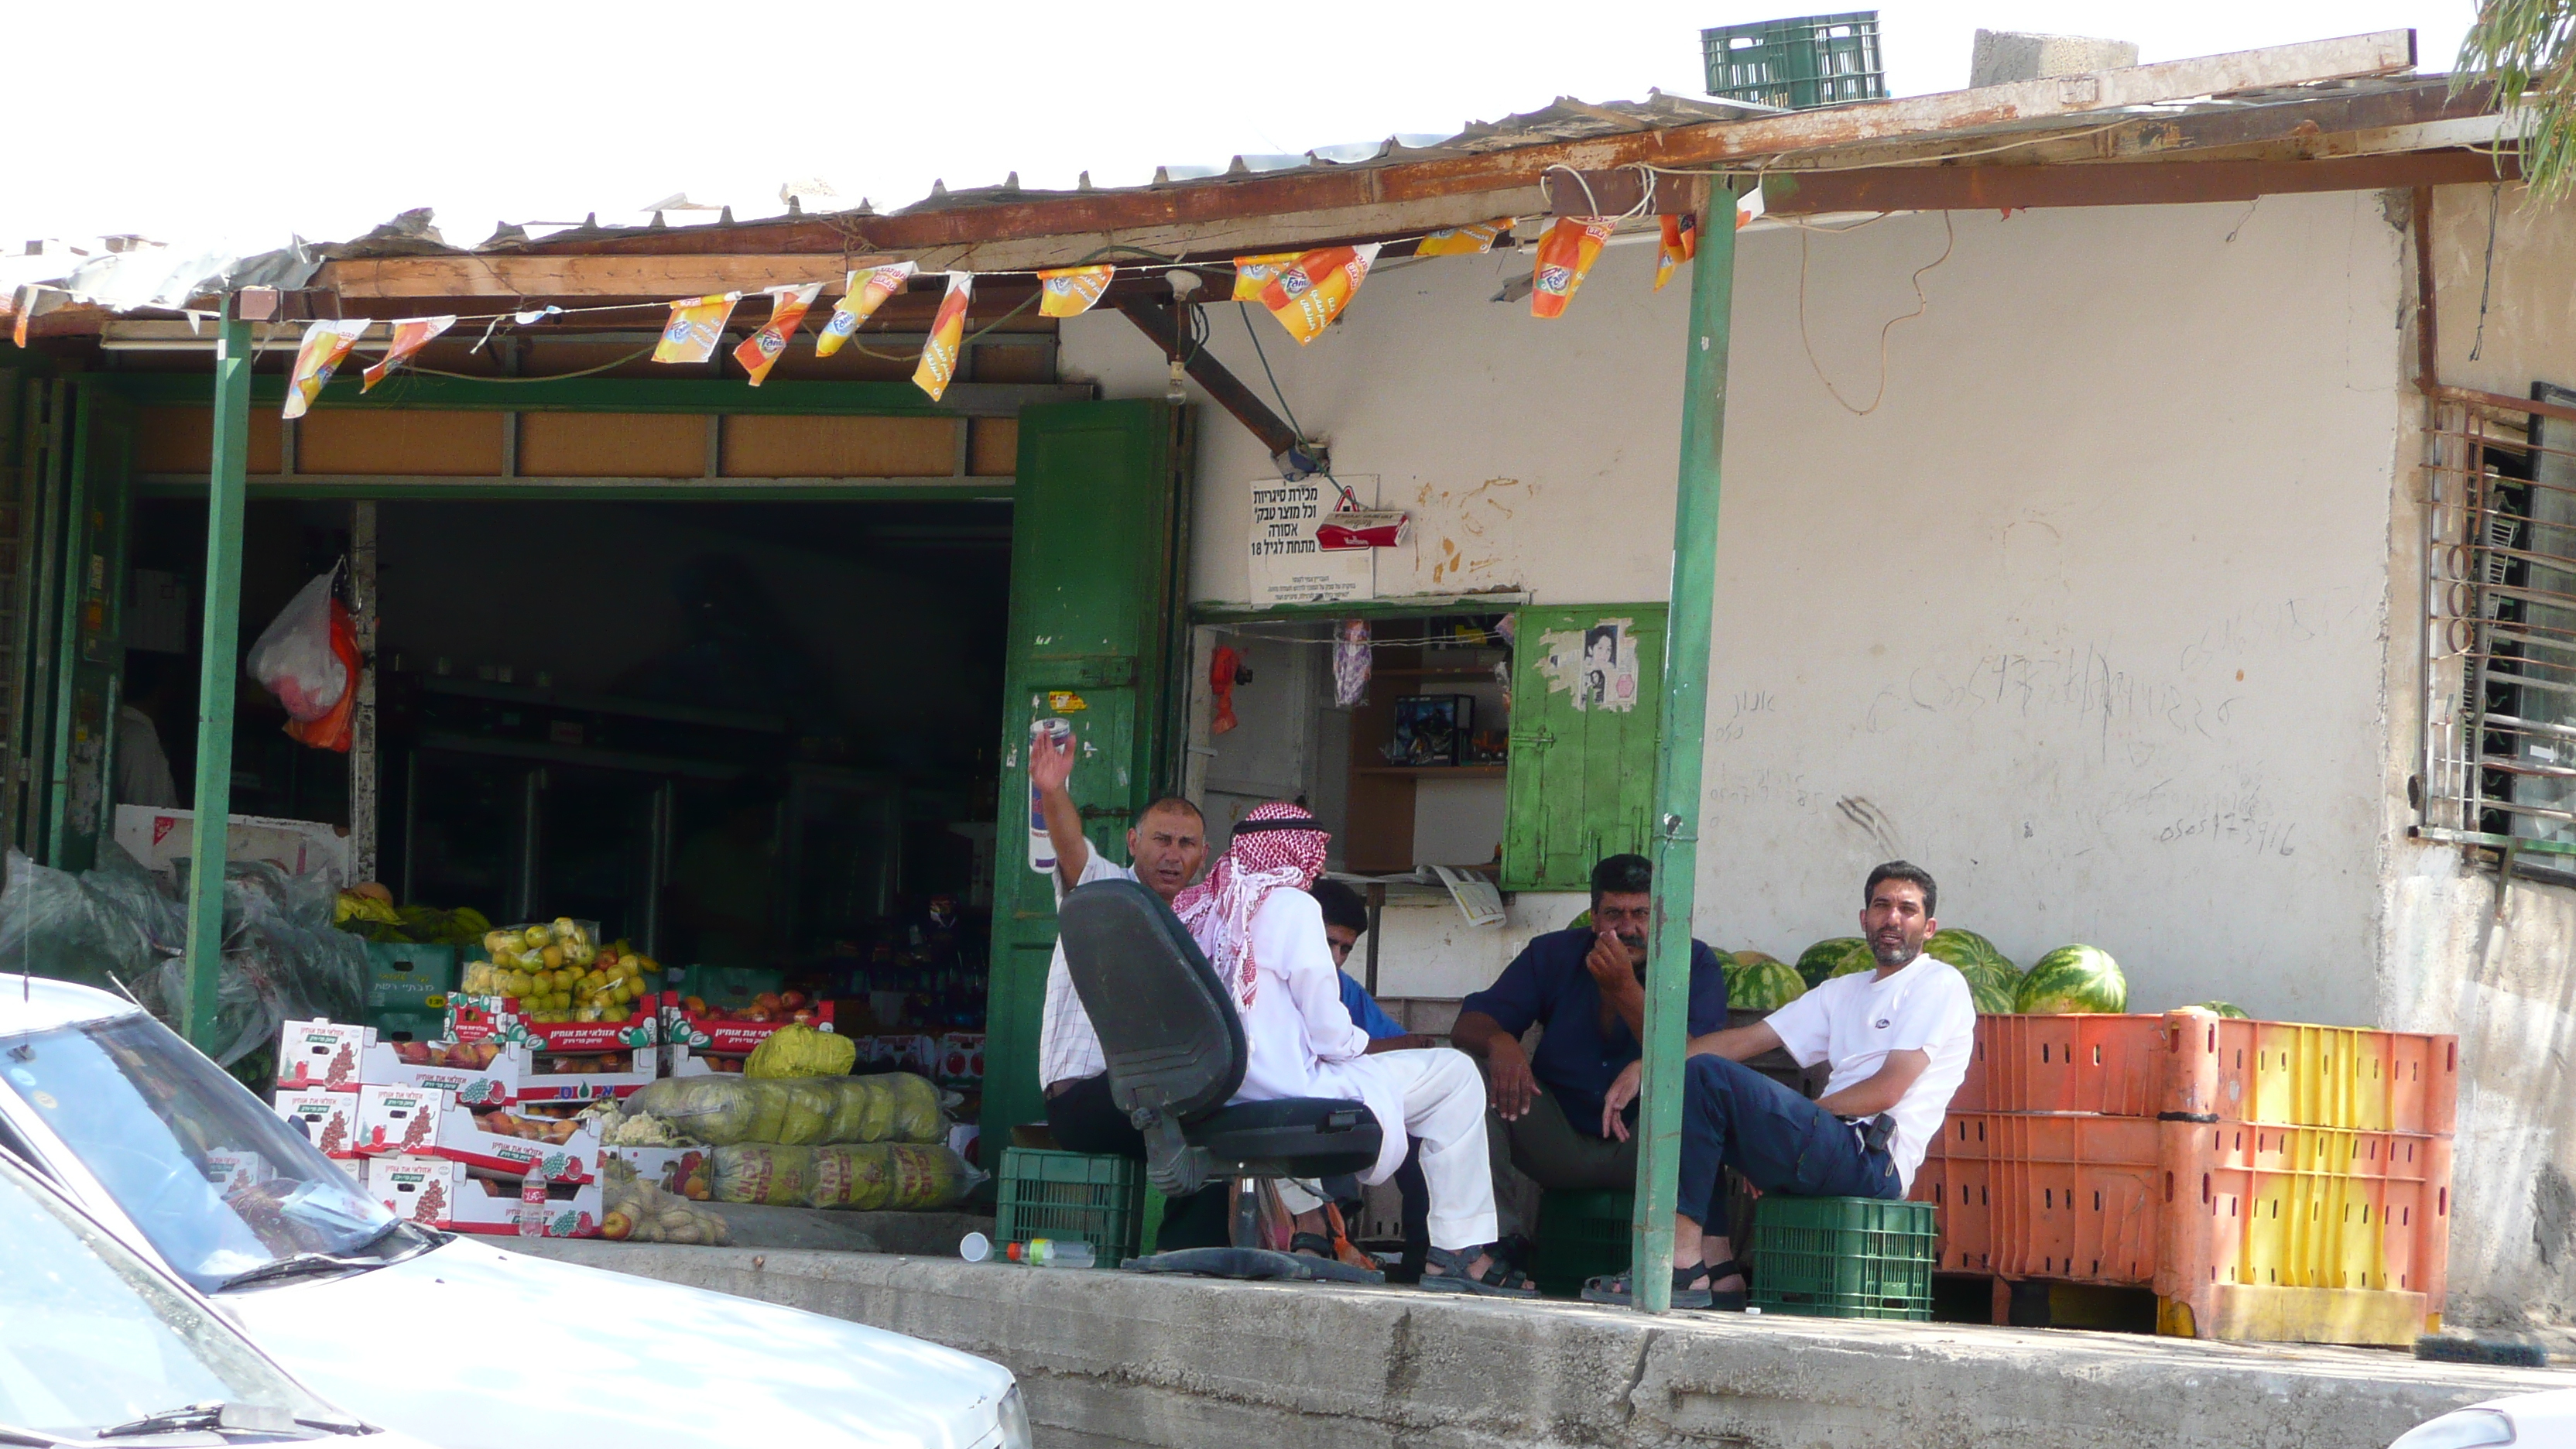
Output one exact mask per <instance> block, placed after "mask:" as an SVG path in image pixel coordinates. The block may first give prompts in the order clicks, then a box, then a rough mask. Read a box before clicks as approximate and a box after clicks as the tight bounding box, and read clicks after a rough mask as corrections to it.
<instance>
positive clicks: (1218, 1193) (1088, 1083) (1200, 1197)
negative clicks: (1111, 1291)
mask: <svg viewBox="0 0 2576 1449" xmlns="http://www.w3.org/2000/svg"><path fill="white" fill-rule="evenodd" d="M1046 1107H1047V1127H1048V1129H1049V1130H1050V1131H1052V1132H1053V1133H1054V1134H1055V1142H1056V1145H1057V1146H1058V1147H1061V1148H1063V1149H1064V1150H1065V1151H1067V1152H1090V1153H1098V1154H1102V1155H1105V1156H1110V1157H1132V1158H1135V1159H1136V1160H1137V1161H1139V1162H1142V1161H1144V1160H1145V1134H1143V1133H1141V1132H1139V1131H1137V1130H1136V1124H1135V1123H1133V1122H1130V1121H1128V1120H1127V1114H1126V1113H1124V1112H1121V1111H1119V1110H1118V1107H1117V1104H1116V1103H1114V1102H1112V1101H1110V1100H1109V1077H1108V1075H1107V1074H1106V1073H1103V1074H1102V1075H1100V1076H1097V1077H1085V1078H1083V1079H1082V1080H1081V1081H1078V1082H1075V1083H1074V1084H1072V1085H1071V1086H1068V1087H1066V1088H1065V1089H1064V1090H1063V1091H1060V1092H1055V1093H1051V1094H1050V1095H1049V1096H1048V1097H1047V1099H1046ZM1228 1186H1230V1184H1229V1183H1228V1182H1224V1181H1219V1182H1214V1183H1210V1184H1209V1185H1208V1186H1206V1187H1203V1188H1200V1189H1199V1190H1198V1191H1196V1192H1193V1193H1189V1194H1186V1195H1184V1196H1181V1197H1175V1198H1166V1199H1165V1200H1164V1202H1163V1228H1162V1231H1161V1232H1160V1233H1159V1234H1157V1235H1156V1237H1155V1240H1154V1247H1155V1248H1157V1249H1158V1250H1160V1251H1163V1252H1167V1253H1168V1252H1170V1251H1172V1250H1173V1249H1176V1248H1222V1247H1224V1246H1226V1245H1227V1243H1228V1242H1230V1241H1232V1238H1231V1232H1230V1229H1231V1226H1232V1216H1233V1214H1232V1212H1231V1201H1230V1195H1229V1194H1228V1192H1227V1188H1228ZM1140 1247H1141V1245H1140Z"/></svg>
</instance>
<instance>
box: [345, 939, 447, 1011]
mask: <svg viewBox="0 0 2576 1449" xmlns="http://www.w3.org/2000/svg"><path fill="white" fill-rule="evenodd" d="M366 945H367V1024H368V1025H369V1026H377V1027H379V1029H381V1026H380V1024H379V1023H378V1022H377V1020H376V1018H377V1016H378V1015H380V1014H383V1013H388V1012H402V1013H413V1014H418V1013H428V1014H431V1015H437V1014H439V1013H441V1012H443V1011H444V1010H446V1007H447V993H449V992H451V991H454V990H455V989H456V948H455V947H453V946H422V945H415V944H413V943H411V942H408V941H369V942H367V943H366Z"/></svg>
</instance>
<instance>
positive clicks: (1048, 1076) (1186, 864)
mask: <svg viewBox="0 0 2576 1449" xmlns="http://www.w3.org/2000/svg"><path fill="white" fill-rule="evenodd" d="M1079 748H1080V746H1078V745H1076V744H1075V743H1074V742H1073V741H1072V740H1071V739H1066V740H1063V741H1060V742H1059V741H1056V740H1053V739H1050V738H1047V737H1043V736H1041V737H1036V738H1033V739H1032V740H1031V741H1030V744H1029V780H1030V782H1031V783H1032V784H1034V785H1036V786H1037V791H1038V808H1039V811H1040V813H1041V814H1043V815H1044V816H1045V817H1046V823H1047V835H1048V837H1049V838H1050V839H1051V840H1053V841H1054V843H1055V898H1056V900H1057V901H1058V902H1061V901H1063V899H1064V893H1065V892H1066V891H1069V890H1071V889H1073V888H1074V887H1075V886H1078V885H1083V884H1086V883H1088V882H1091V881H1095V880H1132V881H1139V882H1142V883H1143V884H1144V886H1145V887H1146V888H1147V889H1148V890H1151V891H1152V892H1153V893H1154V894H1156V895H1158V896H1161V897H1162V898H1163V899H1164V900H1165V901H1166V902H1169V901H1170V900H1171V899H1172V898H1173V897H1174V896H1177V895H1179V894H1180V893H1181V892H1182V890H1183V889H1185V888H1186V887H1187V886H1188V885H1189V884H1190V882H1192V881H1194V880H1196V879H1197V878H1198V874H1199V867H1200V866H1201V865H1203V864H1205V863H1206V861H1207V826H1206V824H1205V822H1204V821H1202V820H1201V819H1200V818H1199V810H1198V807H1197V806H1195V805H1192V804H1191V803H1190V802H1189V801H1187V800H1183V799H1181V798H1180V797H1178V796H1165V797H1164V798H1162V799H1160V800H1156V801H1155V802H1153V803H1152V804H1150V805H1147V806H1146V807H1145V808H1144V809H1143V810H1141V811H1139V812H1138V813H1137V815H1136V819H1135V822H1134V823H1133V824H1131V825H1130V826H1129V827H1128V829H1127V857H1128V859H1130V860H1132V861H1134V862H1135V864H1134V865H1133V866H1124V865H1120V864H1118V863H1116V862H1115V861H1112V860H1110V859H1109V858H1108V857H1107V856H1104V855H1102V854H1101V853H1100V852H1099V851H1097V850H1094V849H1092V848H1091V842H1090V841H1089V840H1088V839H1085V838H1084V836H1083V833H1082V811H1081V810H1080V809H1079V808H1078V807H1076V806H1075V805H1074V803H1073V795H1072V788H1071V782H1072V779H1073V761H1074V755H1075V752H1076V751H1077V750H1078V749H1079ZM1038 1084H1039V1085H1040V1086H1041V1087H1043V1088H1044V1089H1045V1091H1046V1112H1047V1127H1048V1129H1049V1130H1050V1131H1051V1132H1053V1133H1054V1135H1055V1141H1056V1145H1057V1146H1058V1147H1061V1148H1063V1149H1065V1150H1066V1151H1068V1152H1093V1153H1102V1154H1107V1155H1111V1156H1117V1157H1133V1158H1136V1159H1137V1160H1139V1161H1142V1160H1143V1159H1144V1156H1145V1138H1144V1136H1143V1134H1141V1133H1139V1132H1138V1131H1137V1130H1136V1124H1134V1123H1133V1122H1130V1121H1129V1120H1127V1114H1126V1113H1124V1112H1121V1111H1119V1110H1118V1105H1117V1104H1116V1103H1115V1102H1113V1101H1111V1100H1110V1097H1109V1059H1108V1058H1107V1057H1106V1056H1105V1055H1103V1054H1102V1052H1101V1050H1100V1033H1099V1032H1098V1031H1096V1030H1094V1029H1093V1027H1092V1025H1091V1017H1090V1015H1089V1013H1087V1012H1085V1011H1084V1010H1083V1009H1082V998H1081V997H1080V996H1078V995H1076V994H1075V993H1074V989H1073V974H1072V972H1071V971H1070V970H1069V969H1068V968H1067V967H1066V966H1065V963H1064V945H1063V943H1062V942H1058V943H1057V944H1056V948H1055V959H1054V960H1052V961H1050V962H1049V963H1048V964H1047V985H1046V1012H1045V1016H1044V1017H1043V1019H1042V1020H1041V1022H1040V1024H1039V1027H1038ZM1228 1216H1229V1214H1228V1203H1227V1201H1226V1192H1225V1189H1224V1187H1223V1185H1222V1184H1220V1185H1218V1186H1215V1187H1208V1188H1202V1189H1200V1190H1199V1191H1198V1192H1194V1193H1191V1194H1189V1195H1187V1196H1185V1197H1177V1198H1173V1199H1171V1200H1170V1201H1168V1202H1167V1203H1165V1204H1164V1208H1163V1227H1162V1231H1161V1234H1160V1236H1159V1239H1158V1245H1159V1246H1161V1247H1163V1248H1166V1249H1170V1248H1212V1247H1221V1246H1223V1245H1224V1244H1225V1242H1226V1240H1227V1225H1228V1224H1227V1219H1228Z"/></svg>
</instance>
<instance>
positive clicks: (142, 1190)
mask: <svg viewBox="0 0 2576 1449" xmlns="http://www.w3.org/2000/svg"><path fill="white" fill-rule="evenodd" d="M0 1083H6V1084H7V1086H8V1088H9V1090H11V1091H14V1092H15V1093H17V1095H18V1096H19V1097H20V1098H21V1099H22V1100H24V1101H25V1102H26V1103H27V1104H28V1105H29V1106H30V1107H32V1108H34V1110H35V1114H36V1116H37V1117H38V1118H40V1119H41V1120H42V1121H43V1122H44V1124H45V1125H46V1126H47V1127H49V1128H51V1129H52V1130H53V1133H54V1135H55V1136H57V1137H59V1138H61V1139H62V1141H63V1144H64V1145H65V1146H67V1147H69V1148H70V1149H71V1150H72V1152H73V1153H74V1154H75V1155H76V1156H78V1157H79V1158H80V1160H81V1165H82V1166H83V1167H86V1168H88V1169H89V1173H90V1175H91V1176H92V1177H95V1178H97V1179H98V1182H99V1185H100V1186H101V1187H103V1188H105V1189H106V1190H107V1193H108V1195H109V1196H111V1197H113V1198H115V1199H116V1205H117V1206H118V1207H119V1208H121V1209H123V1210H124V1213H125V1215H126V1216H127V1217H128V1218H131V1219H132V1220H133V1221H134V1225H135V1226H136V1227H137V1228H139V1229H141V1230H142V1232H143V1235H144V1236H145V1237H146V1238H148V1239H150V1240H151V1242H152V1246H153V1248H154V1249H155V1250H156V1251H158V1252H159V1253H160V1255H161V1261H162V1262H164V1263H167V1264H168V1265H169V1266H170V1267H171V1269H172V1270H173V1271H175V1272H176V1273H178V1275H179V1276H180V1277H182V1278H185V1279H187V1280H188V1281H189V1282H190V1283H191V1284H194V1285H195V1286H196V1287H197V1289H198V1290H199V1291H201V1292H212V1291H214V1290H215V1289H216V1288H217V1287H219V1286H221V1285H222V1284H223V1282H224V1280H226V1279H228V1278H232V1277H235V1276H237V1275H239V1274H241V1273H244V1272H247V1271H249V1270H250V1269H253V1268H257V1267H260V1266H262V1265H264V1264H267V1263H270V1262H273V1261H275V1260H277V1259H279V1258H284V1257H288V1256H291V1255H293V1254H297V1253H327V1254H344V1253H351V1252H356V1251H359V1250H361V1249H368V1248H373V1249H374V1250H376V1251H378V1252H380V1253H400V1252H408V1251H411V1250H413V1249H414V1248H416V1247H417V1246H418V1245H419V1244H418V1241H417V1239H415V1238H408V1237H406V1235H404V1234H401V1233H391V1232H390V1230H391V1229H393V1228H394V1226H395V1221H396V1220H395V1218H394V1216H393V1214H392V1213H391V1212H390V1211H389V1210H387V1209H386V1208H385V1206H384V1205H383V1204H382V1203H379V1202H377V1201H375V1200H374V1199H372V1198H370V1197H368V1196H367V1195H366V1194H365V1193H363V1192H361V1191H360V1190H359V1188H358V1184H357V1181H356V1180H355V1179H353V1178H352V1177H350V1176H349V1174H348V1173H347V1172H345V1171H343V1170H342V1169H341V1167H340V1166H339V1164H337V1163H335V1162H333V1161H332V1160H331V1159H330V1158H327V1157H325V1156H323V1155H322V1154H321V1152H320V1151H319V1150H318V1149H316V1148H315V1147H314V1146H313V1144H312V1143H310V1142H308V1141H306V1140H305V1138H304V1134H303V1133H301V1132H299V1131H297V1130H296V1128H295V1127H294V1126H292V1125H290V1124H289V1123H288V1122H287V1121H286V1119H284V1118H282V1117H280V1116H279V1115H278V1114H277V1113H276V1112H274V1111H272V1110H271V1109H270V1108H269V1107H268V1106H267V1105H266V1104H264V1103H262V1102H261V1101H260V1100H259V1099H258V1098H257V1097H255V1096H252V1095H251V1094H250V1092H249V1090H248V1089H246V1088H244V1087H243V1086H242V1085H241V1084H240V1083H239V1082H236V1081H234V1080H233V1079H232V1078H230V1077H228V1076H225V1075H224V1073H223V1070H222V1069H221V1068H219V1067H217V1066H216V1065H215V1064H214V1063H213V1062H211V1061H208V1060H207V1059H206V1058H205V1057H204V1056H202V1055H200V1054H199V1053H198V1052H197V1051H196V1050H195V1049H194V1048H192V1047H190V1046H189V1045H188V1044H187V1043H186V1042H183V1041H181V1040H180V1039H179V1038H178V1036H177V1035H176V1034H174V1033H173V1032H171V1031H170V1029H169V1028H167V1027H165V1026H163V1025H162V1024H161V1023H159V1022H157V1021H155V1020H153V1019H152V1018H151V1017H149V1016H146V1015H143V1014H142V1013H140V1012H137V1013H134V1014H132V1015H128V1016H121V1017H116V1018H113V1019H110V1020H107V1021H95V1022H87V1023H83V1024H80V1025H77V1026H66V1027H59V1028H56V1029H54V1030H51V1031H40V1032H32V1033H29V1034H27V1035H24V1036H18V1037H9V1038H0ZM164 1407H166V1406H164Z"/></svg>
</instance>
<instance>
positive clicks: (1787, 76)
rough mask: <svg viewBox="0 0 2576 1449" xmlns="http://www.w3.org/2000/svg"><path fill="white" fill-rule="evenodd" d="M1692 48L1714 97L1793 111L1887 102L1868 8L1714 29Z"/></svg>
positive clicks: (1883, 69) (1874, 26) (1872, 16)
mask: <svg viewBox="0 0 2576 1449" xmlns="http://www.w3.org/2000/svg"><path fill="white" fill-rule="evenodd" d="M1699 43H1700V52H1701V55H1702V57H1703V58H1704V59H1705V60H1706V61H1707V63H1708V93H1709V94H1710V95H1713V96H1724V97H1727V98H1728V99H1730V100H1738V101H1751V102H1754V103H1755V104H1757V105H1765V106H1780V107H1783V108H1784V109H1788V110H1793V111H1803V110H1807V109H1809V108H1811V107H1814V106H1838V105H1842V104H1843V103H1845V102H1847V101H1877V100H1885V99H1886V98H1887V67H1886V65H1885V64H1884V63H1883V62H1882V60H1881V59H1880V55H1879V45H1878V12H1877V11H1875V10H1854V11H1849V12H1846V13H1844V14H1840V15H1801V16H1798V17H1796V18H1795V19H1790V20H1764V21H1759V22H1756V23H1754V24H1751V25H1720V26H1717V27H1715V28H1713V29H1709V30H1703V31H1701V32H1700V33H1699Z"/></svg>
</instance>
